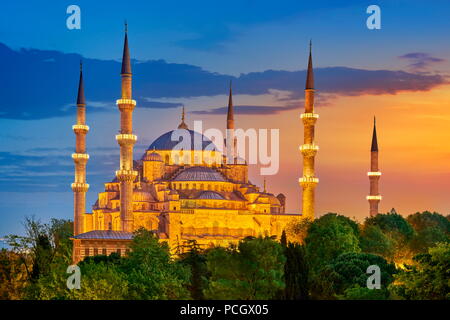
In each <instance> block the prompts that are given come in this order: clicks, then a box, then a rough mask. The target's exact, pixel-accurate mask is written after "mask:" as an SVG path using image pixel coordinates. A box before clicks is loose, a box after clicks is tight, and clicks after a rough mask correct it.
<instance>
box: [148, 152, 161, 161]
mask: <svg viewBox="0 0 450 320" xmlns="http://www.w3.org/2000/svg"><path fill="white" fill-rule="evenodd" d="M144 161H162V157H161V155H160V154H159V153H158V152H155V151H153V152H151V153H147V154H146V155H145V157H144Z"/></svg>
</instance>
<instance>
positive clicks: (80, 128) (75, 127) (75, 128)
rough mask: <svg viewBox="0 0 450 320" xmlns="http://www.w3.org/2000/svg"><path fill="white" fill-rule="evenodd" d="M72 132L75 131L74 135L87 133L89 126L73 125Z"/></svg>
mask: <svg viewBox="0 0 450 320" xmlns="http://www.w3.org/2000/svg"><path fill="white" fill-rule="evenodd" d="M72 130H73V131H75V133H78V132H80V133H86V132H88V131H89V126H87V125H85V124H74V125H73V126H72Z"/></svg>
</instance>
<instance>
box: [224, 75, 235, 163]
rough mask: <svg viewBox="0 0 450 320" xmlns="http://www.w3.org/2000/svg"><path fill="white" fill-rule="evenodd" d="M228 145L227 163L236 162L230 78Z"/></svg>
mask: <svg viewBox="0 0 450 320" xmlns="http://www.w3.org/2000/svg"><path fill="white" fill-rule="evenodd" d="M226 137H227V139H226V147H227V150H226V152H227V163H228V164H236V162H237V152H236V138H235V136H234V106H233V89H232V82H231V80H230V91H229V93H228V111H227V130H226Z"/></svg>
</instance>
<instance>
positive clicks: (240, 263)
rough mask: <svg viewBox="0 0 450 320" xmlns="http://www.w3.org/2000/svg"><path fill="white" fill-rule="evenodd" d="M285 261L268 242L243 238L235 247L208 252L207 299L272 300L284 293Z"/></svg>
mask: <svg viewBox="0 0 450 320" xmlns="http://www.w3.org/2000/svg"><path fill="white" fill-rule="evenodd" d="M284 263H285V257H284V255H283V249H282V247H281V245H280V244H279V243H277V242H275V241H274V240H273V239H271V238H268V237H266V238H253V239H252V238H246V239H244V240H243V241H241V242H240V243H239V245H238V247H237V248H236V247H230V248H221V247H218V248H214V249H211V250H208V253H207V266H208V271H209V273H210V274H211V277H210V280H209V286H208V289H207V290H206V292H205V296H206V298H208V299H238V300H254V299H262V300H265V299H273V298H275V296H276V294H277V293H278V292H279V291H280V290H281V289H284V281H283V270H284Z"/></svg>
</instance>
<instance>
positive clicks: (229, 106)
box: [227, 80, 234, 129]
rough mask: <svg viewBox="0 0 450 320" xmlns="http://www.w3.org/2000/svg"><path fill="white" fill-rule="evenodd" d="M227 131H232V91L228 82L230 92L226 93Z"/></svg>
mask: <svg viewBox="0 0 450 320" xmlns="http://www.w3.org/2000/svg"><path fill="white" fill-rule="evenodd" d="M227 129H234V107H233V89H232V82H231V80H230V92H229V93H228V112H227Z"/></svg>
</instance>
